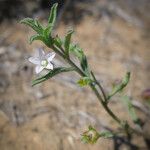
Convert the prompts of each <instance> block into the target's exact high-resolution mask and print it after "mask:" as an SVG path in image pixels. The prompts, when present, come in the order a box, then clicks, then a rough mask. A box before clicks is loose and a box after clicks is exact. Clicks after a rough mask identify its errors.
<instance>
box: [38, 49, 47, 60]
mask: <svg viewBox="0 0 150 150" xmlns="http://www.w3.org/2000/svg"><path fill="white" fill-rule="evenodd" d="M38 51H39V58H40V59H43V58H44V57H45V52H44V50H43V49H42V48H39V49H38Z"/></svg>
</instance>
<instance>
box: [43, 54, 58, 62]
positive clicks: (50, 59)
mask: <svg viewBox="0 0 150 150" xmlns="http://www.w3.org/2000/svg"><path fill="white" fill-rule="evenodd" d="M55 55H56V53H54V52H51V53H48V54H47V55H46V56H45V58H46V59H47V60H48V62H51V61H52V60H53V58H54V57H55Z"/></svg>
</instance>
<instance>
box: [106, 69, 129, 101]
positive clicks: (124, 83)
mask: <svg viewBox="0 0 150 150" xmlns="http://www.w3.org/2000/svg"><path fill="white" fill-rule="evenodd" d="M129 80H130V72H127V73H126V75H125V77H124V78H123V80H122V82H121V83H120V84H119V85H116V86H115V87H114V89H113V91H112V92H111V93H110V94H109V95H108V97H107V100H109V99H110V98H111V97H112V96H114V95H115V94H116V93H118V92H120V91H122V90H123V89H124V88H125V87H126V86H127V84H128V83H129Z"/></svg>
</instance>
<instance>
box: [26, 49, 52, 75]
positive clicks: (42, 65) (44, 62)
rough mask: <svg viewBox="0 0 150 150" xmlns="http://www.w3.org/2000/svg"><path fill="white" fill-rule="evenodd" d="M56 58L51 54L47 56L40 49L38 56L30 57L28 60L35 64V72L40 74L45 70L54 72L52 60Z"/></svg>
mask: <svg viewBox="0 0 150 150" xmlns="http://www.w3.org/2000/svg"><path fill="white" fill-rule="evenodd" d="M54 57H55V53H54V52H51V53H48V54H45V52H44V51H43V49H38V56H33V57H30V58H29V59H28V60H29V61H30V62H31V63H33V64H35V65H36V67H35V72H36V74H38V73H40V72H41V71H42V70H43V69H50V70H53V64H52V60H53V58H54Z"/></svg>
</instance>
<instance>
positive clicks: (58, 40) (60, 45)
mask: <svg viewBox="0 0 150 150" xmlns="http://www.w3.org/2000/svg"><path fill="white" fill-rule="evenodd" d="M63 43H64V41H63V40H61V39H60V38H59V37H58V36H56V37H55V38H54V44H55V45H56V46H57V47H58V48H61V47H62V45H63Z"/></svg>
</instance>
